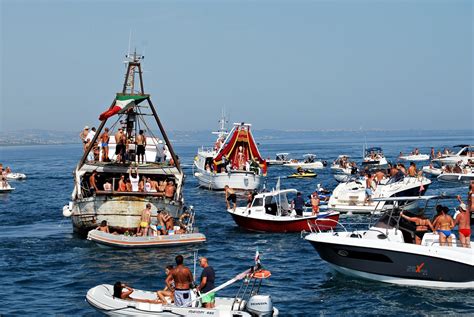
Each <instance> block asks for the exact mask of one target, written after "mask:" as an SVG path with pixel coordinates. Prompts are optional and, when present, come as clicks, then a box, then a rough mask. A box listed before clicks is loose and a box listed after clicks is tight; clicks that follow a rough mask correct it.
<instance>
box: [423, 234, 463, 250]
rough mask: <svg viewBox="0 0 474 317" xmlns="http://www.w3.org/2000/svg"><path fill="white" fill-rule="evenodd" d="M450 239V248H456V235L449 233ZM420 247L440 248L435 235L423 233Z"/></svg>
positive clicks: (437, 236)
mask: <svg viewBox="0 0 474 317" xmlns="http://www.w3.org/2000/svg"><path fill="white" fill-rule="evenodd" d="M451 238H452V246H453V247H456V246H457V240H456V235H455V234H454V233H451ZM421 245H424V246H428V247H430V246H440V244H439V235H438V234H436V233H425V235H424V236H423V240H421Z"/></svg>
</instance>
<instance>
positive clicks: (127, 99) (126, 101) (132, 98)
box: [99, 94, 148, 121]
mask: <svg viewBox="0 0 474 317" xmlns="http://www.w3.org/2000/svg"><path fill="white" fill-rule="evenodd" d="M147 98H148V95H129V94H117V96H116V97H115V102H114V105H113V106H112V107H110V108H109V109H108V110H107V111H104V112H102V113H101V114H100V116H99V120H101V121H104V120H106V119H107V118H110V117H111V116H113V115H115V114H118V113H123V112H125V111H127V110H128V109H130V108H132V107H134V106H136V105H138V104H139V103H140V102H142V101H143V100H146V99H147Z"/></svg>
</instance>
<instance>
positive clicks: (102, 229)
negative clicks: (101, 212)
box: [97, 220, 110, 233]
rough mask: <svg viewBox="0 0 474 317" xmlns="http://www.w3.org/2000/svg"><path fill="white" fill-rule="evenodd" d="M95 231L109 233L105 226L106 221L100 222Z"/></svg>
mask: <svg viewBox="0 0 474 317" xmlns="http://www.w3.org/2000/svg"><path fill="white" fill-rule="evenodd" d="M97 230H99V231H102V232H106V233H110V231H109V226H108V225H107V220H102V222H101V223H100V226H98V227H97Z"/></svg>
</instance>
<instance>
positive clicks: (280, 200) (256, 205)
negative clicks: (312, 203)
mask: <svg viewBox="0 0 474 317" xmlns="http://www.w3.org/2000/svg"><path fill="white" fill-rule="evenodd" d="M296 193H297V190H296V189H285V190H279V191H271V192H264V193H259V194H257V195H255V197H254V199H253V201H252V204H251V206H250V209H251V212H261V213H266V214H269V215H273V216H277V215H287V214H290V213H291V205H290V203H289V200H288V194H293V195H296Z"/></svg>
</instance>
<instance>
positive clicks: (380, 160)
mask: <svg viewBox="0 0 474 317" xmlns="http://www.w3.org/2000/svg"><path fill="white" fill-rule="evenodd" d="M362 167H364V168H365V167H367V168H369V169H378V168H381V169H383V168H387V167H388V161H387V159H386V158H385V155H384V154H383V150H382V148H380V147H370V148H366V149H365V150H364V160H363V162H362Z"/></svg>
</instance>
